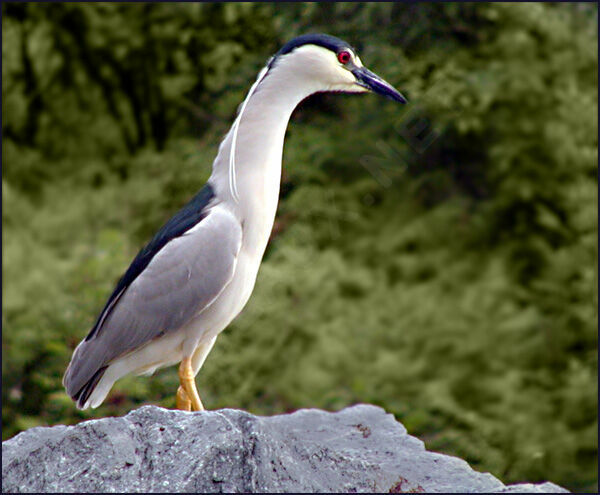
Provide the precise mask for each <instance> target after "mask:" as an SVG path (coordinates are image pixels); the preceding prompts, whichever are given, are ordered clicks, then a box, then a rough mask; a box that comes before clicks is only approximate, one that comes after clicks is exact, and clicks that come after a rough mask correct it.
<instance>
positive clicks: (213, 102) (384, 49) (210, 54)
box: [2, 3, 598, 491]
mask: <svg viewBox="0 0 600 495" xmlns="http://www.w3.org/2000/svg"><path fill="white" fill-rule="evenodd" d="M2 15H3V17H2V131H3V141H2V144H3V146H2V165H3V167H2V207H3V208H2V227H3V229H2V248H3V258H2V273H3V298H2V310H3V311H2V329H3V332H2V358H3V359H2V378H3V380H2V421H3V438H8V437H11V436H13V435H14V434H16V433H17V432H18V431H21V430H23V429H26V428H30V427H32V426H36V425H54V424H58V423H66V424H72V423H76V422H79V421H82V420H83V419H86V418H92V417H102V416H107V415H122V414H125V413H126V412H127V411H129V410H131V409H133V408H135V407H138V406H140V405H142V404H148V403H152V404H159V405H162V406H165V407H174V397H175V395H174V394H175V390H176V387H177V375H176V370H175V368H174V367H173V368H170V369H167V370H163V371H160V372H158V373H157V374H156V375H155V376H154V377H152V378H135V377H128V378H125V379H123V380H121V381H120V382H118V383H117V385H116V386H115V387H114V389H113V391H112V393H111V394H110V395H109V397H108V399H107V400H106V402H105V403H104V405H102V406H101V407H100V408H99V409H97V410H94V411H85V412H80V411H77V410H76V409H75V407H74V405H73V403H72V402H71V400H70V399H69V398H68V397H67V396H66V394H65V393H64V391H63V388H62V386H61V378H62V374H63V372H64V370H65V368H66V366H67V363H68V362H69V359H70V356H71V353H72V350H73V348H74V347H75V346H76V344H77V343H78V342H79V340H80V339H81V338H83V337H84V336H85V335H86V333H87V332H88V330H89V329H90V327H91V325H92V324H93V322H94V320H95V318H96V316H97V314H98V312H99V311H100V309H101V308H102V306H103V304H104V302H105V300H106V298H107V297H108V295H109V293H110V291H111V290H112V288H113V286H114V284H115V283H116V281H117V279H118V277H119V276H120V275H121V274H122V273H123V272H124V270H125V269H126V268H127V266H128V263H129V262H130V261H131V259H132V258H133V256H134V255H135V254H136V252H137V251H138V250H139V249H140V247H141V246H142V245H143V244H144V243H145V242H147V241H148V239H149V238H150V237H151V235H152V234H153V233H154V232H155V231H156V230H157V229H158V228H159V227H160V225H161V224H162V223H163V222H164V221H165V220H167V219H168V218H169V217H170V216H171V215H172V214H173V213H174V212H175V211H176V210H177V209H178V208H179V207H180V206H182V205H183V204H184V203H185V202H186V201H187V200H188V199H189V198H190V197H191V196H192V195H193V194H194V193H195V192H196V191H197V190H198V189H199V188H200V187H201V185H202V184H203V182H204V181H205V180H206V179H207V177H208V175H209V173H210V167H211V162H212V160H213V158H214V156H215V154H216V150H217V146H218V143H219V141H220V139H221V137H222V136H223V135H224V133H225V132H226V131H227V129H228V127H229V125H230V124H231V122H232V120H233V117H234V115H235V112H236V108H237V105H238V104H239V103H240V102H241V101H242V100H243V98H244V95H245V93H246V92H247V90H248V89H249V87H250V85H251V84H252V82H253V81H254V79H255V77H256V74H257V73H258V71H259V70H260V68H261V67H262V66H263V65H264V64H265V62H266V61H267V59H268V57H269V56H270V55H271V54H272V53H274V52H275V51H276V50H277V49H278V48H279V47H280V46H281V44H282V43H284V42H285V41H287V40H289V39H290V38H292V37H294V36H296V35H298V34H302V33H305V32H315V31H317V32H328V33H330V34H334V35H337V36H339V37H342V38H344V39H345V40H347V41H348V42H350V43H351V44H353V45H355V46H356V47H357V49H358V51H359V53H360V56H361V58H362V60H363V62H364V63H365V64H366V65H367V66H368V67H369V68H371V69H372V70H373V71H375V72H377V73H379V74H380V75H381V76H382V77H384V78H385V79H387V80H388V81H390V82H391V83H393V84H394V85H395V86H396V87H397V88H399V89H400V90H401V91H402V92H403V93H404V94H405V95H406V96H407V97H408V98H409V100H410V104H409V105H406V106H401V105H398V104H395V103H394V102H391V101H388V100H384V99H381V98H378V97H376V96H374V95H367V96H361V97H357V96H351V95H318V96H316V97H313V98H311V99H309V100H308V101H305V102H304V103H303V104H302V105H300V107H299V108H298V110H297V111H296V112H295V114H294V116H293V117H292V121H291V124H290V127H289V131H288V135H287V139H286V143H285V150H284V172H283V177H282V190H281V201H280V206H279V212H278V216H277V220H276V223H275V229H274V233H273V238H272V240H271V243H270V245H269V247H268V250H267V253H266V256H265V259H264V262H263V265H262V267H261V270H260V273H259V277H258V280H257V284H256V289H255V291H254V294H253V296H252V298H251V300H250V302H249V304H248V306H247V307H246V309H245V310H244V311H243V313H242V314H241V315H240V316H239V318H237V319H236V321H235V322H234V323H233V324H232V325H231V326H230V327H229V328H228V329H227V331H225V332H224V333H223V334H222V335H221V337H220V338H219V339H218V341H217V344H216V346H215V348H214V350H213V352H212V353H211V354H210V356H209V358H208V360H207V362H206V365H205V366H204V369H203V370H202V371H201V373H200V374H199V376H198V379H197V382H198V386H199V389H200V391H201V395H202V397H203V399H204V402H205V404H206V406H207V407H208V408H210V409H216V408H222V407H232V408H242V409H246V410H248V411H250V412H252V413H255V414H275V413H282V412H286V411H292V410H295V409H297V408H305V407H319V408H324V409H328V410H338V409H340V408H343V407H345V406H348V405H350V404H353V403H358V402H368V403H373V404H378V405H380V406H382V407H384V408H385V409H386V410H387V411H389V412H392V413H393V414H395V416H396V417H397V418H398V419H399V420H400V421H402V422H403V423H404V424H405V425H406V427H407V428H408V431H409V432H410V433H411V434H414V435H417V436H419V437H420V438H422V439H423V440H424V441H425V443H426V445H427V447H428V448H430V449H433V450H437V451H440V452H444V453H448V454H453V455H458V456H460V457H462V458H464V459H466V460H467V461H468V462H469V463H471V464H472V465H473V466H474V467H475V468H477V469H479V470H485V471H490V472H492V473H493V474H494V475H495V476H498V477H499V478H501V479H502V480H503V481H505V482H517V481H531V482H535V481H540V480H551V481H554V482H556V483H559V484H562V485H564V486H566V487H568V488H570V489H573V490H588V491H595V490H596V488H597V465H596V462H597V412H598V409H597V342H598V339H597V330H596V329H597V307H598V304H597V302H598V293H597V280H598V279H597V247H598V246H597V203H598V197H597V159H598V151H597V150H598V148H597V145H598V142H597V132H598V128H597V118H598V100H597V84H598V80H597V68H598V53H597V7H596V5H594V4H502V3H496V4H449V3H445V4H417V5H414V4H413V5H405V4H360V3H356V4H355V3H352V4H350V3H348V4H137V3H136V4H133V3H132V4H77V3H68V4H48V3H45V4H24V3H19V4H17V3H3V4H2ZM418 118H421V119H423V118H426V119H429V122H430V123H431V127H429V128H425V129H424V130H423V131H422V132H421V133H420V134H418V133H417V135H416V136H415V133H414V127H411V124H414V123H415V122H416V120H415V119H418ZM421 122H423V120H421ZM411 129H412V130H411ZM423 143H424V144H425V145H426V146H425V145H423V146H421V145H422V144H423Z"/></svg>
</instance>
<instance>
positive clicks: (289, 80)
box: [209, 47, 328, 251]
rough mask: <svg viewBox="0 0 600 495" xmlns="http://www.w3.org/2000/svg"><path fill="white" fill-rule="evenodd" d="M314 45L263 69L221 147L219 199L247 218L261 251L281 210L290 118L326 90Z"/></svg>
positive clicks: (215, 176) (216, 169)
mask: <svg viewBox="0 0 600 495" xmlns="http://www.w3.org/2000/svg"><path fill="white" fill-rule="evenodd" d="M303 48H304V47H303ZM306 48H308V47H306ZM310 48H311V50H308V49H303V50H297V52H295V53H294V55H293V56H289V57H282V58H281V59H280V60H277V63H276V64H275V65H274V66H273V67H271V68H270V69H269V70H267V67H265V68H264V69H263V70H262V71H261V72H260V74H259V75H258V78H257V80H256V82H255V83H254V85H253V86H252V88H251V89H250V91H249V93H248V96H247V97H246V100H244V102H243V103H242V105H241V106H240V111H239V113H238V116H237V118H236V120H235V122H234V124H233V126H232V128H231V129H230V131H229V132H228V133H227V135H226V136H225V138H224V139H223V141H222V143H221V145H220V147H219V152H218V154H217V157H216V158H215V161H214V163H213V172H212V175H211V177H210V179H209V182H210V184H211V185H212V186H213V188H214V189H215V192H216V195H217V197H219V198H221V199H222V200H226V201H227V204H228V207H230V208H231V209H232V211H233V212H234V214H235V215H236V216H237V217H238V218H239V220H240V221H241V222H243V224H244V233H245V235H249V236H251V237H252V238H253V239H252V240H250V239H249V242H252V243H254V244H255V245H256V246H257V247H258V248H260V249H262V250H263V251H264V248H265V247H266V243H267V241H268V238H269V235H270V232H271V229H272V226H273V221H274V219H275V212H276V210H277V202H278V198H279V187H280V181H281V160H282V155H283V141H284V138H285V131H286V128H287V124H288V122H289V119H290V116H291V114H292V112H293V111H294V108H296V106H297V105H298V103H300V102H301V101H302V100H303V99H304V98H306V97H307V96H309V95H311V94H312V93H315V92H317V91H323V90H326V89H328V88H327V87H323V83H321V82H319V81H320V80H322V79H321V78H319V77H315V71H314V69H315V65H314V64H315V57H322V56H323V55H322V53H321V51H322V50H323V49H322V48H319V47H310ZM315 52H316V53H315ZM232 150H234V153H232Z"/></svg>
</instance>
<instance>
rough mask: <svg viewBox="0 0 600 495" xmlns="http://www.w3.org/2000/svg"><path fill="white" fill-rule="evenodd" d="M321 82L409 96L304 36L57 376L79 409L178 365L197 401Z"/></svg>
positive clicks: (241, 299) (264, 77) (261, 78)
mask: <svg viewBox="0 0 600 495" xmlns="http://www.w3.org/2000/svg"><path fill="white" fill-rule="evenodd" d="M323 91H341V92H347V93H361V92H367V91H373V92H375V93H379V94H381V95H384V96H387V97H389V98H391V99H393V100H396V101H399V102H401V103H405V102H406V100H405V99H404V97H403V96H402V95H401V94H400V93H399V92H398V91H396V90H395V89H394V88H393V87H392V86H391V85H390V84H388V83H387V82H385V81H384V80H382V79H381V78H380V77H378V76H377V75H375V74H373V73H372V72H370V71H369V70H367V69H366V68H365V67H363V65H362V63H361V61H360V59H359V58H358V55H357V54H356V53H355V51H354V50H353V49H352V47H350V45H348V43H345V42H344V41H342V40H340V39H338V38H335V37H333V36H328V35H324V34H308V35H304V36H299V37H298V38H295V39H293V40H292V41H290V42H288V43H287V44H286V45H284V46H283V48H281V50H279V52H277V53H276V54H275V55H274V56H273V57H272V58H271V59H270V60H269V62H268V63H267V65H266V67H264V68H263V69H262V70H261V71H260V73H259V74H258V78H257V80H256V82H255V83H254V85H253V86H252V87H251V88H250V91H249V93H248V96H247V97H246V99H245V100H244V102H243V103H242V105H241V108H240V110H239V113H238V115H237V118H236V119H235V122H234V123H233V126H232V127H231V130H230V131H229V132H228V133H227V135H226V136H225V138H224V139H223V142H222V143H221V145H220V146H219V151H218V154H217V157H216V158H215V161H214V163H213V167H212V168H213V169H212V174H211V176H210V178H209V179H208V183H207V184H206V185H205V186H204V188H203V189H202V190H201V191H200V192H199V193H198V194H197V195H196V196H195V197H194V198H192V200H191V201H190V202H189V203H188V204H187V205H186V206H184V207H183V209H181V210H180V211H179V212H177V213H176V214H175V216H174V217H173V218H171V219H170V220H169V221H168V222H167V223H166V224H165V225H164V226H163V227H162V228H161V229H160V230H159V231H158V233H157V234H156V235H155V236H154V238H153V239H152V240H151V241H150V242H149V243H148V245H147V246H145V247H144V248H143V249H142V250H141V251H140V252H139V253H138V255H137V256H136V257H135V259H134V260H133V262H132V263H131V266H130V267H129V268H128V269H127V271H126V272H125V275H123V277H122V278H121V279H120V280H119V282H118V283H117V286H116V288H115V290H114V292H113V293H112V294H111V296H110V297H109V298H108V301H107V302H106V305H105V306H104V309H103V310H102V312H101V313H100V316H99V317H98V320H97V321H96V323H95V325H94V327H93V328H92V330H91V331H90V333H89V334H88V336H87V337H86V338H85V339H84V340H83V341H82V342H81V343H80V344H79V345H78V346H77V348H76V349H75V352H74V353H73V357H72V359H71V362H70V364H69V367H68V368H67V371H66V372H65V376H64V379H63V384H64V386H65V388H66V390H67V393H68V394H69V395H70V396H71V397H72V398H73V400H75V401H77V407H79V408H81V409H86V408H87V407H97V406H99V405H100V404H101V403H102V402H103V401H104V399H105V398H106V395H107V394H108V392H109V391H110V389H111V387H112V386H113V384H114V383H115V381H116V380H118V379H119V378H121V377H123V376H124V375H126V374H128V373H135V374H151V373H153V372H154V371H155V370H156V369H157V368H161V367H163V366H170V365H173V364H176V363H179V362H181V364H180V366H179V379H180V383H181V386H180V387H179V389H178V391H177V407H178V408H180V409H185V410H188V411H189V410H190V409H191V408H193V410H196V411H198V410H203V406H202V402H201V401H200V397H199V396H198V392H197V390H196V384H195V380H194V379H195V376H196V374H197V373H198V370H199V369H200V368H201V366H202V364H203V363H204V360H205V359H206V356H207V355H208V353H209V352H210V350H211V348H212V346H213V344H214V343H215V340H216V338H217V335H218V334H219V333H220V332H221V331H222V330H223V329H224V328H225V327H227V325H229V323H231V321H232V320H233V319H234V318H235V317H236V316H237V315H238V314H239V312H240V311H241V310H242V308H243V307H244V305H245V304H246V302H247V301H248V299H249V297H250V294H251V293H252V289H253V288H254V283H255V281H256V275H257V273H258V267H259V265H260V262H261V259H262V257H263V254H264V251H265V248H266V246H267V241H268V239H269V235H270V233H271V229H272V227H273V221H274V219H275V211H276V209H277V201H278V197H279V184H280V178H281V157H282V152H283V140H284V136H285V130H286V127H287V124H288V120H289V118H290V115H291V114H292V111H293V110H294V108H295V107H296V105H298V103H300V102H301V101H302V100H303V99H304V98H306V97H307V96H309V95H311V94H313V93H317V92H323Z"/></svg>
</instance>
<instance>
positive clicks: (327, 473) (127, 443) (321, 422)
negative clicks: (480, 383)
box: [2, 405, 566, 493]
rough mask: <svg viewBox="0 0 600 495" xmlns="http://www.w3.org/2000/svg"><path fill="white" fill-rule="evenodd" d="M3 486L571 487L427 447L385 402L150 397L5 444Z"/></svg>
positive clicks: (207, 488)
mask: <svg viewBox="0 0 600 495" xmlns="http://www.w3.org/2000/svg"><path fill="white" fill-rule="evenodd" d="M2 491H3V492H393V493H399V492H455V493H458V492H462V493H481V492H507V493H516V492H519V493H525V492H528V493H540V492H555V493H560V492H566V490H564V489H562V488H560V487H559V486H557V485H554V484H552V483H544V484H541V485H531V484H521V485H512V486H508V487H507V486H505V485H503V484H502V483H501V482H500V481H499V480H498V479H496V478H495V477H494V476H492V475H491V474H489V473H478V472H476V471H474V470H472V469H471V468H470V467H469V465H468V464H467V463H466V462H465V461H463V460H461V459H458V458H456V457H450V456H446V455H441V454H437V453H434V452H427V451H426V450H425V447H424V445H423V442H421V441H420V440H418V439H417V438H414V437H412V436H410V435H408V434H407V433H406V429H405V428H404V426H402V424H400V423H398V422H397V421H396V420H395V419H394V417H393V416H392V415H391V414H386V413H385V411H384V410H383V409H380V408H378V407H374V406H368V405H359V406H354V407H350V408H347V409H344V410H343V411H340V412H337V413H329V412H324V411H320V410H314V409H311V410H301V411H297V412H295V413H293V414H285V415H281V416H273V417H258V416H253V415H251V414H248V413H247V412H244V411H237V410H232V409H223V410H220V411H207V412H199V413H187V412H182V411H173V410H168V409H162V408H159V407H154V406H145V407H142V408H140V409H137V410H135V411H132V412H130V413H129V414H128V415H127V416H125V417H121V418H104V419H98V420H92V421H85V422H83V423H80V424H78V425H76V426H54V427H38V428H32V429H30V430H28V431H25V432H23V433H20V434H19V435H17V436H16V437H14V438H12V439H10V440H7V441H5V442H3V443H2Z"/></svg>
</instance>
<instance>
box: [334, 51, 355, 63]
mask: <svg viewBox="0 0 600 495" xmlns="http://www.w3.org/2000/svg"><path fill="white" fill-rule="evenodd" d="M337 57H338V62H339V63H340V64H344V65H346V64H347V63H348V62H350V59H351V58H352V57H351V56H350V52H347V51H342V52H340V53H338V54H337Z"/></svg>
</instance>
